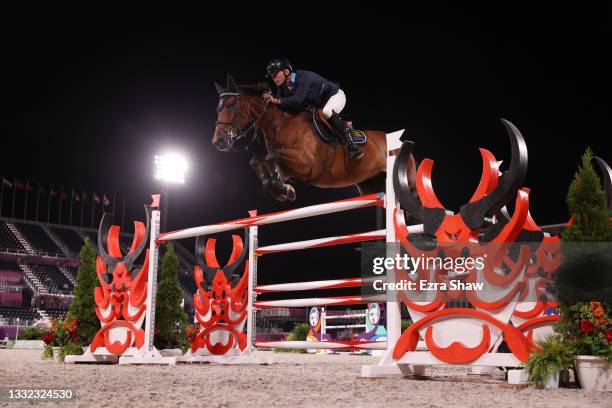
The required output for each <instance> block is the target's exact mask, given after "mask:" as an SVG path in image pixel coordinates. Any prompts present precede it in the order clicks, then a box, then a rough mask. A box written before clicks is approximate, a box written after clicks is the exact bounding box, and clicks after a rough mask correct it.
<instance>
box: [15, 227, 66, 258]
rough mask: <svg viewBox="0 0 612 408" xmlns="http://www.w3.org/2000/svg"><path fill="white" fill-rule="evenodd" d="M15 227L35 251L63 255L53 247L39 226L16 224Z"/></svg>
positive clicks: (55, 246) (50, 240)
mask: <svg viewBox="0 0 612 408" xmlns="http://www.w3.org/2000/svg"><path fill="white" fill-rule="evenodd" d="M15 226H16V227H17V228H18V229H19V231H21V233H23V235H24V236H25V238H26V239H27V240H28V241H29V242H30V243H31V244H32V247H33V248H35V249H36V250H37V251H40V252H50V253H55V254H60V255H63V252H62V250H61V249H60V248H58V247H57V245H55V242H53V240H52V239H51V237H49V235H47V233H46V232H45V231H44V230H43V229H42V227H41V226H40V225H34V224H21V223H18V224H15Z"/></svg>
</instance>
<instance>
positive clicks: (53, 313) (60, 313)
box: [45, 310, 68, 319]
mask: <svg viewBox="0 0 612 408" xmlns="http://www.w3.org/2000/svg"><path fill="white" fill-rule="evenodd" d="M45 313H46V314H47V315H48V316H49V317H54V318H56V319H64V318H65V317H66V313H68V311H67V310H45Z"/></svg>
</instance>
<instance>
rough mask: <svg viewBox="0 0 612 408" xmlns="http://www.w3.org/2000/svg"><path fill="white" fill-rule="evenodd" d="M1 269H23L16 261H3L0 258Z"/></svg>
mask: <svg viewBox="0 0 612 408" xmlns="http://www.w3.org/2000/svg"><path fill="white" fill-rule="evenodd" d="M0 271H18V272H20V271H21V268H19V265H17V262H15V261H3V260H0Z"/></svg>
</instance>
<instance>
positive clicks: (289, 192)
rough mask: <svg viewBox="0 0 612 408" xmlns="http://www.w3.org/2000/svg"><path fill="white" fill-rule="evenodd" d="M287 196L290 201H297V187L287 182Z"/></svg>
mask: <svg viewBox="0 0 612 408" xmlns="http://www.w3.org/2000/svg"><path fill="white" fill-rule="evenodd" d="M284 195H285V197H286V198H287V200H289V201H295V189H294V188H293V186H292V185H291V184H285V194H284Z"/></svg>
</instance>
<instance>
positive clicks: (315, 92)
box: [279, 69, 340, 110]
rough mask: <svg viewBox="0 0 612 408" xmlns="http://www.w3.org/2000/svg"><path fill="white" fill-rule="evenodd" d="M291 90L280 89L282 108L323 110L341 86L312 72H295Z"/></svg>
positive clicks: (292, 76) (285, 87)
mask: <svg viewBox="0 0 612 408" xmlns="http://www.w3.org/2000/svg"><path fill="white" fill-rule="evenodd" d="M291 79H292V83H291V85H290V88H288V87H287V86H281V87H280V89H279V95H280V96H281V97H280V106H281V107H283V108H291V109H299V110H306V109H308V108H311V107H315V108H322V107H323V106H325V104H326V103H327V101H328V100H329V98H330V97H332V96H333V95H334V94H335V93H336V92H338V89H340V86H339V85H338V84H337V83H335V82H332V81H329V80H327V79H325V78H323V77H322V76H321V75H319V74H317V73H314V72H311V71H302V70H299V69H298V70H295V71H294V72H293V73H292V74H291Z"/></svg>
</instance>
